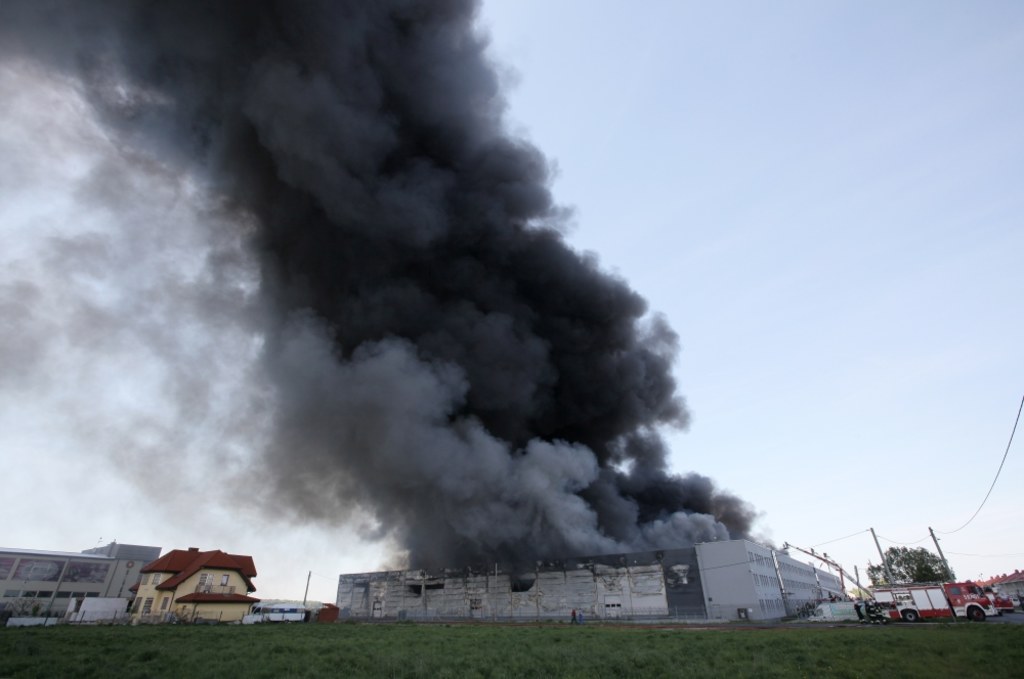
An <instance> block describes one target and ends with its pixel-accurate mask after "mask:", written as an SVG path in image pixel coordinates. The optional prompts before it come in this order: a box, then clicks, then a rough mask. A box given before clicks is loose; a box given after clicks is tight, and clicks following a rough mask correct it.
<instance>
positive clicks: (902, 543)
mask: <svg viewBox="0 0 1024 679" xmlns="http://www.w3.org/2000/svg"><path fill="white" fill-rule="evenodd" d="M875 535H878V537H880V538H881V539H883V540H885V541H886V542H891V543H892V544H894V545H919V544H921V543H922V542H924V541H925V540H927V539H928V536H927V535H925V536H924V537H923V538H921V539H920V540H914V541H913V542H906V541H904V540H893V539H892V538H887V537H885V536H884V535H879V534H878V533H875Z"/></svg>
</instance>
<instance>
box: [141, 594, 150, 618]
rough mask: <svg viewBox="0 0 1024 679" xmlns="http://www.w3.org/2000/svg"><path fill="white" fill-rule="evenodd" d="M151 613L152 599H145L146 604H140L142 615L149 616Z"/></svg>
mask: <svg viewBox="0 0 1024 679" xmlns="http://www.w3.org/2000/svg"><path fill="white" fill-rule="evenodd" d="M152 611H153V597H147V598H146V602H145V603H144V604H142V614H143V615H149V614H150V613H151V612H152Z"/></svg>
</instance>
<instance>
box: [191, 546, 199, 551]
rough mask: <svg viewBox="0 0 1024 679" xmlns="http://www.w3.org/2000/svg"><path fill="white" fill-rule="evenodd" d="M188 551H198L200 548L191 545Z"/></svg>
mask: <svg viewBox="0 0 1024 679" xmlns="http://www.w3.org/2000/svg"><path fill="white" fill-rule="evenodd" d="M188 551H190V552H198V551H199V548H198V547H189V548H188Z"/></svg>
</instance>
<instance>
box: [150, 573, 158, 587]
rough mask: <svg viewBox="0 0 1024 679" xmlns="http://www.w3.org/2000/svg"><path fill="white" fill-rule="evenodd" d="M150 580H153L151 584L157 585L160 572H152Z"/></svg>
mask: <svg viewBox="0 0 1024 679" xmlns="http://www.w3.org/2000/svg"><path fill="white" fill-rule="evenodd" d="M152 582H153V586H154V587H156V586H157V585H159V584H160V574H159V573H153V580H152Z"/></svg>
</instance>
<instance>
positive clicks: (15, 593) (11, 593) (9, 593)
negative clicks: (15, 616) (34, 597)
mask: <svg viewBox="0 0 1024 679" xmlns="http://www.w3.org/2000/svg"><path fill="white" fill-rule="evenodd" d="M4 596H5V597H15V598H16V597H19V596H21V590H20V589H6V590H4Z"/></svg>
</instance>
